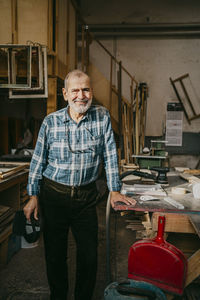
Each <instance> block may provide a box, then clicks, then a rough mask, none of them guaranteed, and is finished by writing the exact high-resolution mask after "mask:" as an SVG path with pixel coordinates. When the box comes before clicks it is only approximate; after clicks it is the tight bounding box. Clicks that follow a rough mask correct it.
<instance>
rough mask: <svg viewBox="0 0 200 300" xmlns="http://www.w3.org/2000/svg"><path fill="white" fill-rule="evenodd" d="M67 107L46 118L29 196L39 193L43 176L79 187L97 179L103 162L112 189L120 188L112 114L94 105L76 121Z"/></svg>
mask: <svg viewBox="0 0 200 300" xmlns="http://www.w3.org/2000/svg"><path fill="white" fill-rule="evenodd" d="M67 108H68V107H66V108H63V109H61V110H59V111H57V112H54V113H51V114H49V115H48V116H46V117H45V118H44V121H43V123H42V125H41V128H40V131H39V134H38V139H37V143H36V147H35V150H34V154H33V157H32V160H31V164H30V171H29V178H28V186H27V189H28V193H29V195H38V194H39V192H40V184H41V180H42V177H43V176H45V177H47V178H49V179H51V180H54V181H56V182H59V183H62V184H65V185H70V186H80V185H86V184H89V183H91V182H93V181H95V180H96V179H97V177H98V170H99V165H100V163H101V161H102V160H103V162H104V167H105V171H106V177H107V185H108V188H109V190H110V191H120V189H121V182H120V180H119V173H118V161H117V151H116V145H115V140H114V134H113V131H112V127H111V121H110V115H109V112H108V110H107V109H105V108H104V107H102V106H94V105H92V106H91V107H90V108H89V110H88V111H87V113H86V114H85V116H84V117H83V119H82V120H81V121H80V122H79V123H78V124H77V123H76V122H75V121H73V120H72V119H71V118H70V116H69V114H68V112H67Z"/></svg>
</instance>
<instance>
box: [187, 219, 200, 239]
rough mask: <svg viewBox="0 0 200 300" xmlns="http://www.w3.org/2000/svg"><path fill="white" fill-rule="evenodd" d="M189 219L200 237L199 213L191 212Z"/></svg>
mask: <svg viewBox="0 0 200 300" xmlns="http://www.w3.org/2000/svg"><path fill="white" fill-rule="evenodd" d="M189 220H190V222H191V224H192V225H193V227H194V229H195V231H196V233H197V234H198V236H199V237H200V215H198V214H191V215H189Z"/></svg>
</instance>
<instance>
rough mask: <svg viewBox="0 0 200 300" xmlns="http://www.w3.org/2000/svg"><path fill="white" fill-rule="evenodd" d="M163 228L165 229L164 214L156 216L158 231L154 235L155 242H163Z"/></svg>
mask: <svg viewBox="0 0 200 300" xmlns="http://www.w3.org/2000/svg"><path fill="white" fill-rule="evenodd" d="M164 229H165V216H159V218H158V232H157V236H156V242H158V243H163V242H164V238H163V236H164Z"/></svg>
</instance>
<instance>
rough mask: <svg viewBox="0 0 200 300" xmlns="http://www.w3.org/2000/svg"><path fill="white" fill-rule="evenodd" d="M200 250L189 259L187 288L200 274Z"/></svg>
mask: <svg viewBox="0 0 200 300" xmlns="http://www.w3.org/2000/svg"><path fill="white" fill-rule="evenodd" d="M199 262H200V249H199V250H198V251H196V252H195V253H194V254H193V255H192V256H191V257H190V258H189V259H188V272H187V278H186V284H185V286H188V285H189V284H190V283H191V282H192V281H193V280H194V279H196V278H197V277H198V276H199V274H200V263H199Z"/></svg>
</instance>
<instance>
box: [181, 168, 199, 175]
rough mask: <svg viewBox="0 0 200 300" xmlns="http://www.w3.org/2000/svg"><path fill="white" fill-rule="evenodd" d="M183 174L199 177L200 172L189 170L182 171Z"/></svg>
mask: <svg viewBox="0 0 200 300" xmlns="http://www.w3.org/2000/svg"><path fill="white" fill-rule="evenodd" d="M183 173H185V174H192V175H200V170H197V169H189V170H184V171H183Z"/></svg>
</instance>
